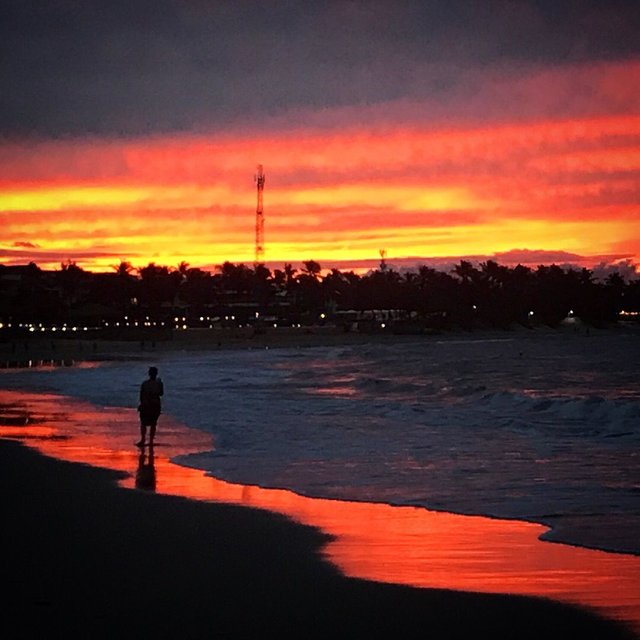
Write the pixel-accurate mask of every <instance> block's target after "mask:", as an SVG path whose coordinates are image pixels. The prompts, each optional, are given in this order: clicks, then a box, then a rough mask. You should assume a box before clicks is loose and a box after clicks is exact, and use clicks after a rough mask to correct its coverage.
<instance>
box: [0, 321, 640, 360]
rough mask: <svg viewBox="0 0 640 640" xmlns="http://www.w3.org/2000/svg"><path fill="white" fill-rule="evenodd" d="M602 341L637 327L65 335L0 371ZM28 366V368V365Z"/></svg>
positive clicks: (6, 347)
mask: <svg viewBox="0 0 640 640" xmlns="http://www.w3.org/2000/svg"><path fill="white" fill-rule="evenodd" d="M601 335H618V336H629V337H640V324H638V323H630V324H624V325H622V324H621V325H616V326H613V327H607V328H601V329H593V328H591V327H586V326H581V327H559V328H556V329H551V328H547V327H535V328H526V327H514V328H511V329H491V330H489V329H486V330H484V329H482V330H480V329H479V330H469V331H464V330H452V331H443V332H438V333H428V334H427V333H425V334H417V333H416V334H412V333H393V332H392V331H374V332H369V333H367V332H362V333H360V332H357V331H343V330H342V329H340V328H339V327H334V326H315V327H300V328H291V327H278V328H269V329H267V330H266V331H264V332H259V333H256V332H255V331H254V329H253V328H251V327H244V328H237V329H187V330H179V331H175V332H173V334H172V336H171V338H170V339H154V338H153V337H146V338H145V337H142V338H137V339H129V340H123V339H120V340H118V339H111V338H101V337H85V336H83V335H82V334H81V333H78V334H77V335H75V334H74V335H71V334H67V335H65V336H62V335H56V336H53V335H49V336H47V337H41V336H39V335H38V334H34V335H29V336H28V337H27V338H22V339H17V338H16V339H12V340H11V339H7V340H5V341H2V342H0V368H2V367H4V368H7V367H17V366H25V364H26V363H28V362H29V361H32V362H39V361H41V362H42V361H44V362H47V361H49V362H55V363H59V364H64V361H73V362H78V361H87V362H91V361H101V360H109V359H113V358H119V357H123V358H124V357H126V358H127V359H131V360H135V359H148V358H149V356H152V355H161V354H163V353H171V352H176V351H198V350H203V351H218V350H226V349H272V348H296V349H297V348H300V349H304V348H314V347H315V348H317V347H326V348H332V347H343V346H358V345H367V344H387V345H393V344H406V343H413V342H426V343H428V342H438V341H456V340H470V341H475V340H509V339H523V338H524V339H531V340H543V339H549V338H565V339H583V338H593V339H597V338H598V336H601ZM27 366H29V365H27Z"/></svg>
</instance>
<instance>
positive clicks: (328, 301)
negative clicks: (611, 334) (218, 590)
mask: <svg viewBox="0 0 640 640" xmlns="http://www.w3.org/2000/svg"><path fill="white" fill-rule="evenodd" d="M374 311H378V312H385V311H393V318H394V320H395V321H396V323H397V324H398V325H399V324H400V323H405V324H413V325H414V326H416V327H423V328H431V329H442V330H446V329H451V328H467V329H473V328H508V327H511V326H513V325H516V324H521V325H531V324H532V323H535V324H544V325H547V326H550V327H555V326H558V325H559V324H560V323H561V322H563V321H564V320H565V319H566V318H567V317H568V316H574V317H577V318H580V319H581V320H582V321H583V322H585V323H588V324H590V325H593V326H596V327H597V326H603V325H606V324H609V323H613V322H616V321H617V320H618V319H619V318H620V314H621V312H623V311H624V312H628V313H630V314H631V316H630V317H633V315H634V314H637V312H638V311H640V279H638V278H636V279H631V280H629V281H627V280H625V279H624V278H623V277H622V276H621V275H620V274H619V273H617V272H612V273H611V274H610V275H609V276H608V277H607V278H606V280H605V281H597V280H596V279H595V278H594V275H593V272H592V271H591V270H589V269H586V268H572V267H569V268H563V267H560V266H557V265H550V266H546V265H540V266H538V267H537V268H530V267H527V266H523V265H517V266H515V267H508V266H504V265H500V264H498V263H497V262H495V261H493V260H487V261H486V262H481V263H479V264H478V265H477V266H476V265H474V264H472V263H471V262H469V261H465V260H461V261H460V262H459V263H458V264H456V265H455V266H454V267H453V268H452V269H451V270H450V271H448V272H447V271H443V270H438V269H435V268H432V267H428V266H420V267H418V268H416V269H414V270H407V271H402V272H401V271H397V270H395V269H393V268H391V267H389V266H387V265H385V264H384V263H381V265H380V267H379V268H377V269H375V270H372V271H369V272H368V273H366V274H363V275H359V274H356V273H354V272H353V271H347V272H342V271H340V270H338V269H331V270H330V271H328V272H326V273H325V274H324V275H323V269H322V267H321V265H320V264H319V263H318V262H316V261H314V260H309V261H306V262H304V263H302V267H301V269H296V268H294V267H293V266H292V265H291V264H285V265H284V266H283V268H282V269H274V270H273V271H272V270H270V269H269V268H267V267H266V266H265V265H263V264H257V265H253V266H247V265H245V264H233V263H231V262H225V263H224V264H222V265H220V266H219V267H217V268H216V270H215V271H214V272H209V271H205V270H203V269H199V268H193V267H190V266H189V264H187V263H186V262H181V263H180V264H179V265H178V266H176V267H169V266H162V265H157V264H155V263H154V262H151V263H149V264H148V265H147V266H144V267H141V268H134V267H133V266H132V264H131V263H130V262H127V261H121V262H120V264H118V265H116V266H114V269H113V271H112V272H111V273H93V272H90V271H85V270H84V269H82V268H81V267H79V266H78V265H77V264H75V263H74V262H72V261H67V262H65V263H63V264H61V268H60V270H55V271H44V270H42V269H40V268H39V267H38V266H37V265H36V264H35V263H30V264H28V265H24V266H20V267H9V266H3V265H0V321H2V323H3V324H4V326H7V324H8V323H13V324H14V325H15V324H16V323H43V324H45V325H53V324H56V323H57V324H62V323H72V322H82V321H83V320H84V321H86V322H90V323H105V322H107V323H108V322H116V321H118V320H123V319H125V318H126V319H127V320H131V321H136V322H140V323H143V322H154V323H155V322H164V321H166V322H170V321H172V320H175V319H176V318H179V319H180V322H183V323H185V324H186V325H188V326H210V325H211V323H212V322H220V323H225V322H226V323H253V324H259V323H260V322H264V321H265V320H266V319H270V320H271V321H274V322H279V323H282V324H287V323H291V324H295V323H316V322H318V321H320V319H322V321H324V322H332V321H333V322H343V321H344V322H347V321H348V320H349V318H350V317H351V318H353V317H360V318H362V317H363V314H365V313H366V312H374Z"/></svg>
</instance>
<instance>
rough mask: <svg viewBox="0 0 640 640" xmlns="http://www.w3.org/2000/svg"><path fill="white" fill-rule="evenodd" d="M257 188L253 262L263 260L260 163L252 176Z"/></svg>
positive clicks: (262, 182)
mask: <svg viewBox="0 0 640 640" xmlns="http://www.w3.org/2000/svg"><path fill="white" fill-rule="evenodd" d="M254 179H255V181H256V187H257V190H258V205H257V207H256V256H255V263H256V264H260V263H261V262H263V261H264V211H263V208H262V192H263V191H264V180H265V175H264V172H263V170H262V165H261V164H259V165H258V171H257V173H256V175H255V177H254Z"/></svg>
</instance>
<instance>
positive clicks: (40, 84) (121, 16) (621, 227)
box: [0, 0, 640, 271]
mask: <svg viewBox="0 0 640 640" xmlns="http://www.w3.org/2000/svg"><path fill="white" fill-rule="evenodd" d="M638 33H640V3H638V2H637V1H631V2H627V1H625V2H623V1H619V0H612V1H608V2H600V1H598V2H595V1H591V0H579V1H578V0H576V1H567V2H563V1H562V0H556V1H546V0H540V1H537V2H533V1H532V0H513V1H507V0H487V1H485V2H459V1H458V0H446V1H442V0H433V1H430V2H424V1H422V0H415V1H403V0H395V1H393V2H391V1H390V0H389V1H387V2H381V1H377V0H369V1H366V2H365V1H355V0H354V1H342V2H322V1H317V2H293V1H289V2H279V1H277V0H274V1H273V2H248V1H245V2H243V1H242V0H239V1H237V2H225V1H220V2H211V1H205V0H182V1H180V2H178V1H177V0H127V1H126V2H125V1H122V0H110V1H108V2H99V1H97V0H65V1H62V0H46V1H42V2H36V1H31V0H3V1H2V3H1V4H0V87H1V88H2V90H1V91H0V264H26V263H28V262H30V261H34V262H36V263H37V264H38V265H39V266H41V267H42V268H50V269H56V268H60V265H61V263H62V262H66V261H72V262H75V263H76V264H77V265H78V266H81V267H83V268H85V269H88V270H92V271H112V270H113V269H114V267H115V266H117V265H118V264H119V263H120V262H121V261H123V260H124V261H128V262H131V263H132V264H133V265H134V266H136V267H142V266H145V265H147V264H148V263H150V262H155V263H156V264H159V265H168V266H177V265H178V264H179V263H180V262H183V261H184V262H187V263H188V264H189V265H190V266H192V267H200V268H205V269H214V268H215V266H216V265H219V264H221V263H222V262H224V261H227V260H228V261H231V262H234V263H245V264H253V262H254V259H255V223H256V204H257V193H256V183H255V181H254V176H255V173H256V167H257V165H258V164H262V165H263V166H264V172H265V175H266V181H265V187H264V249H265V250H264V255H263V259H264V260H265V261H266V263H267V265H268V266H271V267H282V266H283V265H284V263H286V262H291V263H294V264H297V263H300V262H302V261H305V260H315V261H317V262H320V264H321V265H322V266H323V267H325V268H329V267H333V266H335V267H338V268H341V269H348V268H358V267H362V266H363V265H375V264H377V263H378V262H379V260H380V256H381V252H384V253H385V256H386V261H387V263H389V264H391V265H394V264H395V265H407V264H432V265H437V264H447V263H453V262H455V261H458V260H460V259H467V258H472V259H474V260H476V259H477V260H484V259H495V260H497V261H498V262H500V263H501V264H517V263H518V262H521V263H523V264H532V265H536V264H543V263H544V264H551V263H557V264H576V265H582V266H588V267H591V266H592V265H597V264H600V265H603V264H605V265H607V264H616V263H622V264H625V265H627V267H628V266H629V265H634V264H636V263H640V179H639V178H640V82H639V81H638V79H639V78H640V38H638Z"/></svg>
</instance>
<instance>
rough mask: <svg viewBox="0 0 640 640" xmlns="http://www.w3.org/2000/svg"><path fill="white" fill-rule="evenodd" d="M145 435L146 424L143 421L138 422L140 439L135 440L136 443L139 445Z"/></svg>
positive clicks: (142, 442) (141, 443)
mask: <svg viewBox="0 0 640 640" xmlns="http://www.w3.org/2000/svg"><path fill="white" fill-rule="evenodd" d="M146 437H147V425H146V424H144V423H143V422H140V441H139V442H136V444H137V445H138V446H139V447H141V446H142V445H143V444H144V441H145V438H146Z"/></svg>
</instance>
